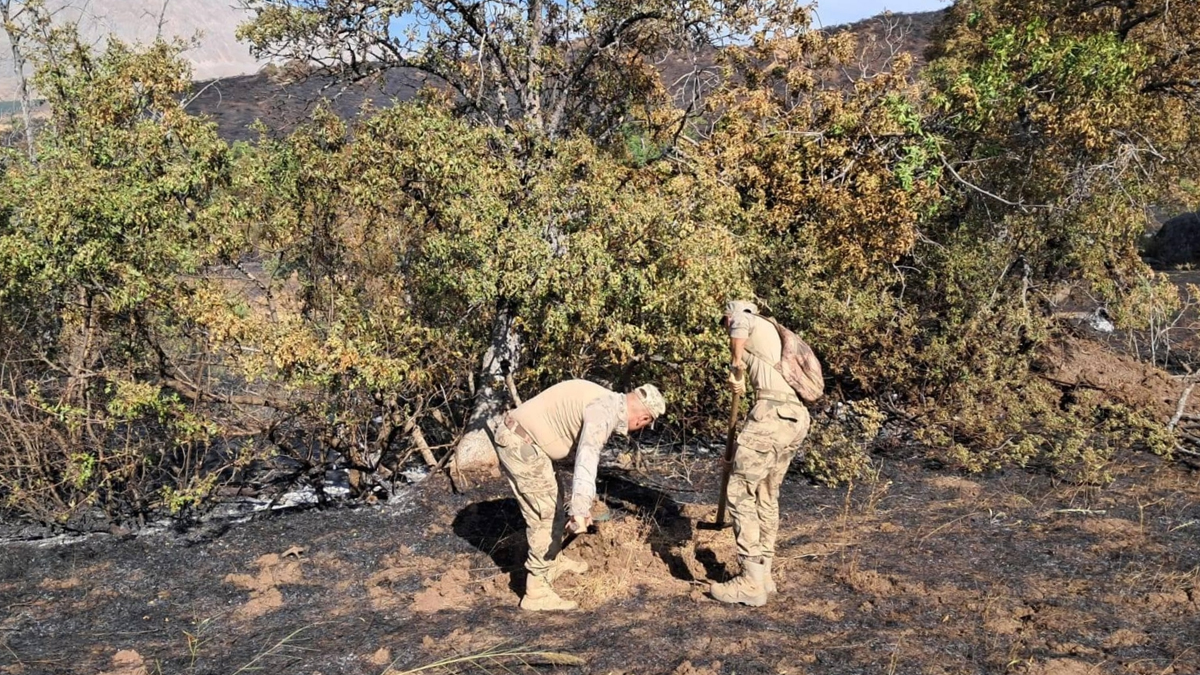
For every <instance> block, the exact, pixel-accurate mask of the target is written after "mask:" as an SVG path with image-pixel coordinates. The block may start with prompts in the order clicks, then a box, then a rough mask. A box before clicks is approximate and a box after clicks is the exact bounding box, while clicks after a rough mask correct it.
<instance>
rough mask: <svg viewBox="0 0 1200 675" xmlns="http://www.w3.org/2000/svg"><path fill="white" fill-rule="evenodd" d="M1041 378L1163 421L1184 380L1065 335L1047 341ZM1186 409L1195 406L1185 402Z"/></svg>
mask: <svg viewBox="0 0 1200 675" xmlns="http://www.w3.org/2000/svg"><path fill="white" fill-rule="evenodd" d="M1038 366H1039V371H1040V374H1041V376H1042V377H1044V378H1046V379H1047V380H1049V381H1051V382H1053V383H1055V384H1056V385H1058V386H1060V387H1064V388H1072V387H1081V388H1086V389H1095V390H1099V391H1101V392H1103V393H1104V395H1105V397H1106V398H1107V399H1109V400H1111V401H1115V402H1118V403H1123V404H1125V405H1127V406H1129V407H1130V408H1133V409H1137V410H1146V411H1150V412H1151V413H1152V414H1153V415H1154V416H1155V417H1156V418H1157V419H1159V420H1160V421H1162V422H1166V421H1167V420H1169V419H1170V418H1171V416H1172V415H1173V414H1174V413H1175V411H1176V407H1177V406H1178V404H1179V400H1180V398H1181V397H1182V395H1183V392H1184V390H1185V389H1186V388H1187V383H1186V382H1185V381H1184V380H1183V379H1181V378H1176V377H1172V376H1171V375H1170V374H1168V373H1167V372H1165V371H1163V370H1161V369H1159V368H1155V367H1154V366H1152V365H1150V364H1147V363H1144V362H1142V361H1138V360H1136V359H1133V358H1130V357H1128V356H1124V355H1122V354H1119V353H1116V352H1114V351H1112V350H1111V349H1109V348H1107V347H1106V346H1105V345H1104V344H1102V343H1099V342H1094V341H1091V340H1081V339H1078V338H1073V337H1065V338H1062V339H1060V340H1058V341H1056V342H1053V343H1051V344H1050V345H1049V346H1048V347H1047V348H1046V350H1045V351H1044V353H1043V354H1042V356H1041V359H1040V360H1039V363H1038ZM1187 403H1188V404H1189V405H1188V408H1187V410H1189V411H1191V410H1194V409H1196V403H1195V401H1193V400H1191V399H1190V397H1189V400H1188V401H1187Z"/></svg>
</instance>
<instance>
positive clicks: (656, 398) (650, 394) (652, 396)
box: [634, 384, 667, 419]
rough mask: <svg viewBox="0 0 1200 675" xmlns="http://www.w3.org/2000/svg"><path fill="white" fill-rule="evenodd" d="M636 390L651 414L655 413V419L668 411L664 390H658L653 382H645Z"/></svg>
mask: <svg viewBox="0 0 1200 675" xmlns="http://www.w3.org/2000/svg"><path fill="white" fill-rule="evenodd" d="M634 391H636V392H637V395H638V398H640V399H642V403H643V404H644V405H645V406H646V409H647V410H649V411H650V414H651V415H654V417H655V419H657V418H658V416H659V415H661V414H663V413H665V412H666V411H667V400H666V399H665V398H663V395H662V392H661V391H659V390H658V387H656V386H654V385H652V384H643V385H642V386H640V387H638V388H637V389H635V390H634Z"/></svg>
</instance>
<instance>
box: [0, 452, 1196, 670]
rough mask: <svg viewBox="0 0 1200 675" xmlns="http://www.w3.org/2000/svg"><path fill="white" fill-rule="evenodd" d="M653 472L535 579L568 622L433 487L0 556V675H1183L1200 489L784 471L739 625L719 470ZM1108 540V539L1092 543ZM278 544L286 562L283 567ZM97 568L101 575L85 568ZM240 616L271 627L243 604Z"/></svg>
mask: <svg viewBox="0 0 1200 675" xmlns="http://www.w3.org/2000/svg"><path fill="white" fill-rule="evenodd" d="M649 466H650V469H651V471H657V472H656V473H645V474H634V473H631V472H624V471H618V470H615V469H613V468H612V467H611V465H609V466H608V467H606V468H605V469H604V470H603V472H602V476H603V480H602V482H601V483H602V484H601V491H600V492H601V495H602V497H603V498H604V499H605V500H606V502H607V503H608V505H609V507H610V508H611V510H612V512H613V519H612V520H611V521H609V522H604V523H599V524H598V527H597V530H596V532H594V533H589V534H585V535H581V536H579V537H578V538H576V539H575V540H573V541H572V542H571V543H570V544H569V545H568V546H567V553H568V554H569V555H571V556H572V557H575V558H578V559H582V560H585V561H586V562H588V563H589V564H590V565H591V568H592V569H591V571H590V572H588V573H587V574H585V575H582V576H576V575H567V576H565V577H563V578H561V579H560V580H559V581H557V582H556V583H555V586H556V588H558V589H559V592H560V594H562V595H563V596H564V597H568V598H571V599H574V600H576V601H578V602H580V604H581V610H579V611H576V612H569V613H563V614H527V613H524V612H522V611H521V610H520V609H518V608H517V606H516V605H517V600H518V598H519V597H520V593H521V592H522V590H523V581H524V574H523V570H522V563H523V561H524V556H525V548H524V530H523V523H522V520H521V515H520V509H519V506H518V505H517V503H516V501H515V500H514V499H513V498H512V497H511V494H510V493H509V492H508V487H507V485H505V484H504V483H503V482H501V481H494V482H491V483H483V484H481V485H479V486H476V488H474V489H473V490H472V491H471V492H470V493H468V494H455V493H453V492H451V491H450V490H449V489H447V487H446V486H444V485H439V484H438V483H435V482H431V483H427V484H423V485H421V486H419V487H417V488H414V489H413V491H412V493H411V497H410V500H411V501H410V502H408V503H406V504H404V505H397V506H389V507H385V508H362V509H354V510H351V509H327V510H321V511H318V510H314V511H311V512H304V513H296V514H290V515H286V516H272V517H269V518H264V519H263V520H261V521H259V520H255V521H251V522H248V523H246V524H244V525H239V526H235V527H233V528H230V530H229V531H228V532H227V533H225V534H223V535H221V536H220V537H218V538H216V539H214V540H212V541H206V542H203V543H198V544H186V545H184V544H181V543H180V544H177V543H175V540H173V539H170V538H162V539H157V540H150V539H143V538H140V537H139V538H135V539H133V540H128V541H118V540H116V539H100V540H96V541H93V542H89V543H85V544H82V545H74V546H72V547H59V548H56V549H51V548H44V549H43V548H37V547H35V546H24V547H18V548H12V549H6V550H4V551H0V554H10V553H11V554H13V555H14V556H17V557H19V559H20V560H21V565H19V566H13V568H12V569H13V571H12V573H11V574H10V575H9V577H7V578H6V580H5V582H4V583H5V586H4V587H3V590H2V593H3V596H4V597H3V598H0V607H6V608H7V616H0V672H5V673H6V675H7V674H14V673H16V672H17V671H20V675H43V674H44V675H66V674H68V673H70V674H74V673H78V674H79V675H95V674H96V673H100V672H110V671H114V670H116V666H114V665H113V664H112V655H113V653H114V651H116V650H118V649H120V650H136V651H137V653H138V654H139V655H141V656H142V657H144V658H143V663H142V666H143V667H145V668H146V669H147V670H149V671H151V672H157V671H156V669H157V668H160V667H161V669H162V672H164V673H168V672H169V673H189V674H192V673H194V675H228V673H230V672H234V671H236V670H237V669H238V667H240V666H244V665H246V664H248V663H251V662H254V668H261V671H262V672H296V673H312V672H322V673H347V675H372V674H376V675H377V674H378V673H380V672H382V671H384V670H385V669H386V668H389V667H390V668H392V669H393V670H394V672H406V671H411V670H413V669H416V668H421V667H424V666H428V665H429V664H432V663H435V662H437V661H439V660H442V659H447V658H459V657H462V656H468V655H478V654H481V653H484V652H485V651H486V650H489V649H495V648H497V645H503V646H504V648H506V649H507V648H509V647H526V648H530V649H537V650H545V651H546V652H553V653H556V654H566V655H570V656H574V657H579V658H584V659H586V660H587V665H586V666H582V667H565V666H555V667H554V668H550V667H546V666H545V665H544V664H543V665H541V666H527V665H526V664H523V663H522V662H521V661H519V660H517V659H513V660H505V661H503V668H500V667H499V666H498V665H497V664H486V663H482V662H481V664H482V665H487V667H488V668H489V669H490V670H492V671H494V672H508V671H511V672H513V673H519V674H520V675H532V674H533V673H535V672H550V671H552V670H553V671H554V672H561V673H564V675H566V674H567V673H576V672H578V673H613V674H615V673H626V674H629V675H632V674H634V673H636V674H637V675H674V674H675V673H677V672H679V669H680V668H684V670H683V671H682V672H688V670H687V669H689V668H690V669H691V672H693V674H695V673H702V672H705V671H708V672H709V673H714V672H716V673H733V672H737V673H777V674H798V673H815V672H820V673H822V675H857V674H859V673H864V672H889V671H890V672H897V673H900V672H904V673H921V674H925V673H930V674H932V673H944V674H946V675H950V674H954V673H965V672H988V673H992V672H995V673H1003V672H1011V673H1021V672H1024V673H1026V674H1028V673H1035V672H1036V673H1057V674H1058V675H1075V672H1089V670H1088V669H1092V668H1094V667H1095V664H1100V663H1103V664H1104V665H1103V667H1102V669H1101V670H1102V671H1103V672H1105V673H1106V674H1107V673H1110V672H1111V673H1139V674H1140V673H1147V674H1150V673H1155V674H1160V673H1163V672H1169V671H1168V669H1170V668H1174V669H1175V671H1176V672H1177V673H1183V672H1198V671H1200V668H1197V666H1198V665H1200V658H1198V657H1197V656H1196V655H1195V654H1193V653H1192V652H1190V651H1189V647H1190V646H1191V645H1190V642H1189V640H1190V636H1191V635H1192V634H1194V629H1195V616H1196V611H1197V607H1196V603H1195V598H1196V596H1197V595H1198V591H1197V590H1196V589H1197V587H1198V585H1200V584H1198V580H1200V575H1198V574H1197V572H1196V570H1197V569H1198V568H1200V550H1197V548H1196V546H1195V541H1196V540H1195V537H1196V532H1197V531H1200V530H1198V529H1197V528H1196V527H1195V526H1194V525H1193V526H1188V523H1190V522H1192V521H1200V474H1196V473H1190V472H1188V471H1186V470H1183V469H1180V468H1178V467H1177V466H1174V465H1170V464H1167V463H1164V462H1162V460H1159V459H1157V458H1153V457H1149V456H1145V455H1136V456H1131V459H1130V460H1129V463H1128V464H1127V465H1122V466H1123V467H1124V468H1122V467H1121V466H1118V470H1117V471H1116V474H1115V478H1116V480H1115V481H1114V482H1113V483H1112V484H1111V485H1110V486H1107V487H1105V488H1103V489H1092V488H1089V489H1081V488H1079V487H1077V486H1070V485H1064V484H1061V483H1056V482H1055V481H1054V480H1053V479H1052V478H1050V477H1047V476H1044V475H1040V474H1037V473H1033V472H1023V471H1010V472H1005V473H998V474H994V475H991V476H981V477H972V478H971V480H970V481H969V482H970V483H973V484H974V486H972V485H967V484H965V483H964V482H963V479H961V478H960V477H957V476H946V475H941V474H937V473H931V472H929V471H928V470H926V469H924V468H922V465H921V464H920V463H919V461H913V462H910V463H905V462H900V461H893V460H889V461H888V462H887V464H886V465H885V466H883V467H881V471H880V477H879V480H881V481H890V483H891V486H890V487H889V488H888V490H887V492H886V493H881V492H879V491H876V490H872V489H870V487H869V486H857V487H856V489H855V490H853V491H850V490H847V489H826V488H820V487H815V486H812V485H810V484H808V483H807V482H806V481H804V480H803V479H800V478H798V477H796V476H789V477H788V479H787V481H786V482H785V483H784V487H783V489H782V490H781V502H782V504H781V507H782V508H781V520H780V529H779V540H778V541H779V543H778V555H777V557H776V566H775V580H776V583H777V584H778V585H779V592H778V594H777V595H776V596H774V597H773V598H772V600H771V602H770V603H768V605H767V606H766V607H762V608H756V609H748V608H745V607H731V606H727V605H724V604H722V603H719V602H717V601H715V600H713V599H712V598H711V597H709V596H708V594H707V588H708V586H709V584H710V583H712V582H714V581H721V580H724V579H726V578H728V576H729V575H730V574H734V573H736V572H737V571H738V563H737V554H736V550H735V546H734V534H733V531H732V530H731V529H725V530H711V529H706V528H703V527H700V524H701V523H704V522H710V521H711V520H712V511H713V504H712V501H713V497H714V496H715V494H716V492H717V486H718V484H717V481H718V480H719V474H718V473H717V472H716V471H715V470H713V469H709V468H707V467H704V468H700V467H697V468H695V469H694V470H692V471H691V473H690V474H688V479H687V481H684V480H683V479H682V478H679V477H678V475H677V474H674V473H672V469H673V467H675V466H678V464H675V465H671V464H665V465H664V466H663V467H662V468H661V469H657V468H655V467H654V465H653V464H650V465H649ZM672 481H674V482H672ZM429 522H436V523H438V524H439V526H440V527H441V528H442V532H441V533H440V534H430V533H429V532H428V530H427V528H426V527H425V526H426V524H427V523H429ZM1109 540H1113V541H1121V542H1124V543H1123V545H1122V546H1121V548H1119V549H1113V550H1105V549H1103V548H1101V547H1100V546H1099V544H1100V543H1102V542H1104V541H1109ZM293 544H298V545H299V546H301V547H303V548H304V549H305V550H303V551H299V550H297V551H293V552H292V554H291V555H286V556H285V555H283V554H281V553H279V552H280V551H284V552H287V549H289V548H290V547H291V546H292V545H293ZM97 560H99V561H110V562H112V565H111V567H110V568H108V569H107V570H103V571H97V572H96V573H95V574H92V573H90V572H88V573H85V571H86V570H89V569H90V566H91V565H93V564H95V563H94V562H93V561H97ZM71 578H75V579H78V582H79V583H78V584H77V585H73V586H71V585H70V584H61V583H52V584H48V585H47V587H45V588H43V587H42V584H43V582H45V581H46V580H47V579H51V580H58V581H61V580H66V579H71ZM301 584H302V586H300V585H301ZM67 586H71V587H67ZM297 588H302V589H303V592H302V593H301V592H296V590H297ZM272 591H274V592H276V593H279V596H278V597H276V596H274V595H273V594H272V593H271V592H272ZM89 598H90V599H89ZM102 598H103V600H100V599H102ZM248 599H250V600H256V601H258V602H259V603H260V604H269V605H270V607H273V609H271V608H268V609H269V611H263V612H262V613H257V612H255V611H248V610H247V609H246V608H245V605H246V604H247V600H248ZM274 600H278V601H279V602H274ZM186 635H192V636H195V638H194V641H193V642H192V643H189V642H188V638H187V637H186ZM189 644H192V645H193V646H196V645H199V646H198V649H197V652H196V655H195V657H194V661H193V656H192V654H191V653H189ZM280 645H282V646H280ZM9 650H11V653H10V651H9ZM484 658H486V657H484ZM716 658H719V659H720V661H721V663H720V665H719V666H718V665H717V664H716V663H714V660H715V659H716ZM255 659H258V660H257V661H255ZM385 660H386V663H385V662H384V661H385ZM685 663H686V664H688V665H687V666H686V667H685V666H684V664H685ZM131 665H132V666H133V667H134V668H136V667H137V666H136V665H134V664H131ZM555 668H557V670H555ZM468 669H469V667H466V666H464V667H461V668H460V669H459V670H460V671H462V672H466V670H468ZM504 669H508V670H504ZM1072 669H1075V672H1072ZM426 672H437V669H431V670H429V671H426ZM443 672H450V671H448V670H444V671H443Z"/></svg>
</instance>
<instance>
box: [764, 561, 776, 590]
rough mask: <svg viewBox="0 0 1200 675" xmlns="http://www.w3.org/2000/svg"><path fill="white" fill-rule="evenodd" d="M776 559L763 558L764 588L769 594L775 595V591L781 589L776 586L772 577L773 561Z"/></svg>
mask: <svg viewBox="0 0 1200 675" xmlns="http://www.w3.org/2000/svg"><path fill="white" fill-rule="evenodd" d="M774 560H775V559H774V558H767V557H764V558H763V588H765V589H766V590H767V595H774V594H775V591H777V590H779V589H777V588H775V579H774V578H772V577H771V562H772V561H774Z"/></svg>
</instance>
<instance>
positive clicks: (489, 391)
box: [454, 311, 522, 470]
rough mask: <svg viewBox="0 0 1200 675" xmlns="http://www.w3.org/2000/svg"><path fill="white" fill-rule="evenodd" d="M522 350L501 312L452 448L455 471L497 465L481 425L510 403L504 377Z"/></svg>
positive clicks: (508, 316)
mask: <svg viewBox="0 0 1200 675" xmlns="http://www.w3.org/2000/svg"><path fill="white" fill-rule="evenodd" d="M521 348H522V343H521V336H520V334H518V333H517V329H516V326H514V325H513V317H512V315H511V314H510V313H508V312H507V311H504V312H501V313H500V315H499V316H497V317H496V322H495V324H494V325H493V327H492V343H491V345H490V346H489V347H488V349H487V351H486V352H484V355H483V359H482V362H481V363H480V368H479V379H480V382H479V384H478V386H477V387H476V388H475V407H474V409H473V410H472V411H471V417H470V418H469V419H468V420H467V429H466V432H465V433H464V434H463V437H462V438H461V439H460V440H459V442H458V446H457V447H456V448H455V455H454V462H455V468H456V469H458V470H463V469H468V470H472V469H487V468H491V467H494V466H496V465H497V464H498V463H499V458H498V457H497V456H496V449H495V448H494V447H492V440H491V438H490V437H489V436H488V433H487V429H486V428H485V427H484V424H485V423H486V422H487V420H488V418H490V417H492V416H493V415H495V414H497V413H499V412H502V411H503V410H504V409H505V408H506V407H507V405H508V403H509V397H508V388H507V385H506V383H505V377H506V376H507V375H508V374H509V373H512V372H514V371H516V369H517V365H518V363H519V362H520V358H521Z"/></svg>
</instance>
